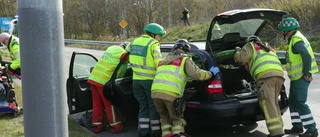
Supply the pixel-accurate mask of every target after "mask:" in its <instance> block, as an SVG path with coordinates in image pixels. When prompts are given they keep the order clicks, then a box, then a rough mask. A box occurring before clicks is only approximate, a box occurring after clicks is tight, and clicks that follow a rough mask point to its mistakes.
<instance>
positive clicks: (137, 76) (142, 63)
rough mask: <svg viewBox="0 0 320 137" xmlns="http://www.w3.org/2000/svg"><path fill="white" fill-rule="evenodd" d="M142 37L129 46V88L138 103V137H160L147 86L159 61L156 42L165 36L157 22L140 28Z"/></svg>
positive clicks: (157, 121)
mask: <svg viewBox="0 0 320 137" xmlns="http://www.w3.org/2000/svg"><path fill="white" fill-rule="evenodd" d="M144 32H145V34H143V35H142V36H141V37H139V38H137V39H135V40H134V41H133V42H132V44H131V45H130V55H129V61H130V64H131V66H132V70H133V77H132V80H133V81H132V89H133V94H134V97H135V98H136V99H137V101H138V102H139V121H138V134H139V137H149V136H152V137H158V136H161V129H160V122H159V113H158V112H157V110H156V108H155V106H154V104H153V101H152V99H151V85H152V81H153V79H154V76H155V74H156V70H157V67H158V63H159V62H160V60H161V59H162V56H161V53H160V43H159V42H160V39H161V37H162V36H163V35H164V34H165V33H166V32H165V30H164V29H163V27H162V26H161V25H159V24H157V23H150V24H148V25H147V26H146V27H145V28H144Z"/></svg>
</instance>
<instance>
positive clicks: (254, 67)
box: [248, 42, 283, 80]
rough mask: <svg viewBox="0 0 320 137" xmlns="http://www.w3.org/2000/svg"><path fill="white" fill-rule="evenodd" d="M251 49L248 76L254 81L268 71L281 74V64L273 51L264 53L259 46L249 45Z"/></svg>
mask: <svg viewBox="0 0 320 137" xmlns="http://www.w3.org/2000/svg"><path fill="white" fill-rule="evenodd" d="M250 45H251V47H252V57H251V58H250V60H249V62H248V65H249V69H250V74H251V76H252V77H253V79H254V80H258V79H259V78H260V77H261V76H263V75H264V74H265V73H267V72H270V71H279V72H282V71H283V69H282V66H281V62H280V60H279V58H278V56H277V54H276V53H275V52H274V51H272V50H271V51H269V52H266V51H265V50H263V49H262V48H261V47H260V46H258V45H255V44H254V43H253V42H251V43H250Z"/></svg>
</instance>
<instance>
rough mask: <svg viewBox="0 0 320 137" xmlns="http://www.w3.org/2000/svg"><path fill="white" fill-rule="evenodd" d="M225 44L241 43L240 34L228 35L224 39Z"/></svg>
mask: <svg viewBox="0 0 320 137" xmlns="http://www.w3.org/2000/svg"><path fill="white" fill-rule="evenodd" d="M222 40H223V43H235V42H238V41H240V33H239V32H234V33H226V34H224V35H223V37H222Z"/></svg>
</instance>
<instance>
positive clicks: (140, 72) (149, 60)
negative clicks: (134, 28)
mask: <svg viewBox="0 0 320 137" xmlns="http://www.w3.org/2000/svg"><path fill="white" fill-rule="evenodd" d="M161 58H162V57H161V53H160V44H159V42H158V41H157V40H155V39H153V38H152V37H150V36H148V35H142V36H141V37H140V38H138V39H136V40H134V41H133V42H132V43H131V45H130V56H129V61H130V64H131V66H132V70H133V76H132V79H133V80H153V79H154V76H155V74H156V68H157V66H158V63H159V62H160V60H161Z"/></svg>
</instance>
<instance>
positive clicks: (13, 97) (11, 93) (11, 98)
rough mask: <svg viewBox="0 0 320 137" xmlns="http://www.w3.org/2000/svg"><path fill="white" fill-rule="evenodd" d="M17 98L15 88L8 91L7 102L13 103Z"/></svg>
mask: <svg viewBox="0 0 320 137" xmlns="http://www.w3.org/2000/svg"><path fill="white" fill-rule="evenodd" d="M15 100H16V93H15V92H14V91H13V90H9V91H8V93H7V102H9V103H12V102H14V101H15Z"/></svg>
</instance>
